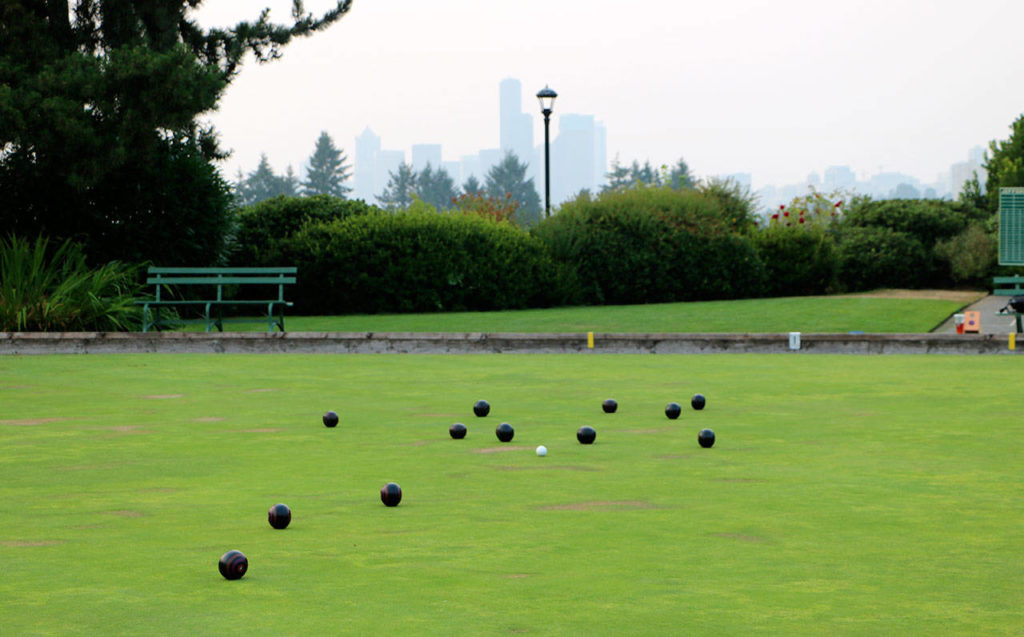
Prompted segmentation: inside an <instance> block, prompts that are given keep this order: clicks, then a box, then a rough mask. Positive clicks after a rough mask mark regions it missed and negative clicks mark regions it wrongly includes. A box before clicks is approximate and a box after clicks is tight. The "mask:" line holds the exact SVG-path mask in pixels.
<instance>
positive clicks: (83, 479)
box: [0, 355, 1024, 635]
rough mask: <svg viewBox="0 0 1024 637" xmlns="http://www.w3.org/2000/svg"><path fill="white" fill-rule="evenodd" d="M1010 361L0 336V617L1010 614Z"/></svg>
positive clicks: (848, 622)
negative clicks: (406, 352) (134, 350)
mask: <svg viewBox="0 0 1024 637" xmlns="http://www.w3.org/2000/svg"><path fill="white" fill-rule="evenodd" d="M1022 366H1024V362H1022V360H1021V359H1019V358H1017V357H1012V356H984V357H982V356H978V357H952V356H951V357H946V356H908V357H901V356H876V357H858V356H824V355H821V356H810V355H808V356H799V355H793V356H790V355H775V356H753V355H722V356H651V355H647V356H643V355H641V356H622V355H620V356H616V355H570V356H539V355H521V356H516V355H502V356H475V355H465V356H447V357H445V356H398V355H394V356H389V355H376V356H374V355H371V356H328V355H308V356H285V355H251V356H231V355H205V356H204V355H148V356H147V355H138V356H136V355H120V356H91V355H90V356H84V355H83V356H47V357H42V356H41V357H2V358H0V405H2V413H0V448H2V449H3V453H2V454H0V476H2V480H0V497H2V501H3V503H4V506H3V507H0V573H2V577H0V600H2V603H0V626H2V631H0V632H3V633H4V634H12V635H18V634H62V635H67V634H110V633H116V634H132V635H164V634H197V635H207V634H253V633H257V632H260V633H265V634H301V635H316V634H353V635H370V634H377V635H420V634H452V635H479V634H509V633H524V634H544V635H571V634H575V635H636V634H649V635H666V634H707V635H752V634H763V635H795V634H803V635H822V634H840V635H858V634H865V635H881V634H885V635H891V634H908V635H931V634H962V635H1010V634H1019V633H1020V628H1021V626H1024V604H1022V600H1024V576H1022V573H1024V557H1022V552H1021V548H1022V547H1024V513H1022V512H1024V495H1022V494H1024V479H1022V476H1024V472H1022V469H1024V460H1022V458H1024V421H1022V420H1021V417H1020V409H1021V407H1020V406H1021V401H1020V392H1019V391H1018V390H1019V386H1018V385H1019V384H1018V383H1017V382H1016V381H1015V380H1014V379H1018V378H1020V377H1021V372H1022V371H1024V367H1022ZM694 392H701V393H704V394H705V395H706V396H707V398H708V406H707V408H706V409H705V410H704V411H701V412H695V411H692V410H690V408H689V407H688V406H686V409H685V411H684V413H683V415H682V417H681V418H680V419H679V420H677V421H670V420H668V419H666V418H665V416H664V415H663V408H664V406H665V404H666V403H667V402H669V401H672V400H674V401H678V402H681V403H683V404H684V405H688V403H689V397H690V395H691V394H693V393H694ZM608 397H614V398H616V399H617V400H618V401H619V405H620V407H619V412H618V413H616V414H614V415H606V414H604V413H602V411H601V408H600V404H601V400H602V399H604V398H608ZM479 398H486V399H488V400H489V401H490V402H491V404H492V406H493V409H492V412H491V415H490V416H489V417H488V418H486V419H478V418H475V417H474V416H473V415H472V412H471V406H472V404H473V402H474V401H475V400H476V399H479ZM328 409H333V410H336V411H338V412H339V414H340V415H341V424H340V425H339V426H338V427H337V428H336V429H326V428H324V427H323V426H322V425H321V424H320V416H321V414H322V413H323V412H324V411H326V410H328ZM456 421H461V422H464V423H466V425H467V426H468V427H469V435H468V437H467V438H466V439H465V440H461V441H453V440H451V439H449V437H448V433H447V430H448V427H449V425H451V424H452V423H453V422H456ZM502 421H507V422H510V423H512V424H513V425H514V426H515V428H516V435H515V439H514V440H513V441H512V442H511V443H509V444H507V445H502V444H500V443H498V442H497V441H496V439H495V437H494V434H493V431H494V428H495V426H497V425H498V424H499V423H500V422H502ZM584 424H589V425H592V426H594V427H595V428H596V429H597V432H598V436H597V442H596V443H595V444H594V445H592V446H582V445H579V444H578V443H577V442H576V439H575V431H576V429H577V428H578V427H579V426H581V425H584ZM704 427H710V428H712V429H714V430H715V432H716V434H717V437H718V441H717V443H716V445H715V446H714V448H713V449H710V450H704V449H701V448H699V447H698V445H697V441H696V437H697V432H698V431H699V430H700V429H701V428H704ZM539 444H543V445H546V446H547V448H548V449H549V454H548V456H547V457H546V458H538V457H537V456H536V455H535V454H534V447H535V446H536V445H539ZM391 480H393V481H396V482H398V483H399V484H401V486H402V488H403V490H404V499H403V501H402V503H401V505H400V506H399V507H397V508H393V509H392V508H386V507H384V506H383V505H382V504H381V502H380V499H379V489H380V487H381V486H382V485H383V484H384V483H386V482H388V481H391ZM277 502H284V503H286V504H288V505H289V506H290V507H291V508H292V510H293V513H294V517H293V521H292V525H291V526H290V527H289V528H288V529H287V530H284V531H275V530H273V529H272V528H271V527H270V526H269V525H268V524H267V518H266V512H267V509H268V508H269V507H270V506H271V505H272V504H275V503H277ZM229 549H238V550H241V551H243V552H244V553H245V554H246V555H247V556H248V558H249V563H250V570H249V573H248V574H247V575H246V576H245V577H244V578H243V579H242V580H240V581H235V582H229V581H226V580H224V579H223V578H221V576H220V575H219V574H218V572H217V560H218V558H219V557H220V555H221V554H222V553H224V552H225V551H228V550H229Z"/></svg>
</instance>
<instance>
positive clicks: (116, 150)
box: [0, 0, 352, 265]
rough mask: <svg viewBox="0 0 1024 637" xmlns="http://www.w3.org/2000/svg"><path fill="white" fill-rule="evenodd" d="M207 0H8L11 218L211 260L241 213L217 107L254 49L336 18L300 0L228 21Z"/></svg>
mask: <svg viewBox="0 0 1024 637" xmlns="http://www.w3.org/2000/svg"><path fill="white" fill-rule="evenodd" d="M201 3H202V0H185V1H182V0H2V1H0V16H2V17H0V201H3V202H4V205H3V206H0V227H2V228H4V230H5V232H11V233H15V234H23V235H29V236H34V235H36V234H39V233H44V234H47V235H50V236H51V237H53V238H54V239H62V238H68V237H74V238H76V239H81V240H83V241H85V242H86V246H85V250H86V253H87V254H88V255H89V257H90V258H91V259H92V260H93V261H97V262H99V261H106V260H111V259H124V260H129V261H144V260H152V261H154V262H157V263H186V264H189V265H202V264H203V263H209V262H211V261H215V260H216V259H217V258H218V255H219V254H220V253H221V251H222V249H223V248H224V245H225V237H226V232H227V229H228V227H229V225H230V217H229V213H228V206H229V203H230V186H229V185H228V184H227V183H226V182H225V181H224V180H223V178H221V177H220V175H219V173H218V172H217V169H216V168H215V167H214V165H213V161H214V160H216V159H218V158H222V157H223V156H224V155H223V153H222V152H221V151H220V149H219V148H218V143H217V138H216V134H215V133H214V131H213V129H212V128H211V127H209V126H207V125H203V124H202V123H201V122H200V120H199V117H200V116H202V115H203V114H205V113H209V112H211V111H212V110H213V109H214V108H215V107H216V105H217V102H218V101H219V100H220V98H221V96H222V94H223V92H224V90H225V89H226V87H227V86H228V84H229V83H230V82H231V80H232V79H233V78H234V77H235V75H236V74H237V73H238V71H239V67H240V64H241V62H242V60H243V58H244V56H245V55H247V54H248V53H250V52H251V53H252V54H254V56H255V57H256V59H257V60H258V61H260V62H265V61H269V60H272V59H275V58H277V57H279V56H280V55H281V50H282V48H283V47H284V46H285V45H286V44H287V43H288V42H289V41H290V40H291V39H292V38H293V37H299V36H306V35H310V34H312V33H313V32H315V31H319V30H321V29H323V28H325V27H326V26H328V25H330V24H331V23H333V22H335V21H337V20H338V19H339V18H341V16H342V15H344V14H345V13H346V12H347V11H348V10H349V9H350V7H351V4H352V2H351V0H340V1H339V2H338V3H337V4H336V5H335V6H334V8H332V9H331V10H329V11H327V12H326V13H325V14H324V15H322V16H320V17H319V18H315V17H313V16H312V15H311V14H307V13H306V12H305V11H304V10H303V8H302V3H301V1H299V0H296V1H295V3H294V6H293V12H292V16H293V22H292V23H291V24H289V25H278V24H273V23H271V22H270V20H269V13H268V12H267V11H264V12H263V13H262V14H260V15H259V17H258V18H257V19H256V20H255V21H248V22H240V23H238V24H236V25H235V26H233V27H231V28H228V29H203V28H201V27H200V26H199V24H198V23H197V22H196V21H195V20H194V19H193V13H194V11H195V10H196V9H197V8H198V7H199V5H200V4H201Z"/></svg>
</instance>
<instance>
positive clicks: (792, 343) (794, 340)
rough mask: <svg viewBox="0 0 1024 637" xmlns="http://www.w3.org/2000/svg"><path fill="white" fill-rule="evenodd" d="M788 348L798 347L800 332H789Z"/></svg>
mask: <svg viewBox="0 0 1024 637" xmlns="http://www.w3.org/2000/svg"><path fill="white" fill-rule="evenodd" d="M789 349H791V350H793V351H797V350H799V349H800V332H790V333H789Z"/></svg>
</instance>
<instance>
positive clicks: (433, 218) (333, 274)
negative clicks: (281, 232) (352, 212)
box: [281, 211, 561, 314]
mask: <svg viewBox="0 0 1024 637" xmlns="http://www.w3.org/2000/svg"><path fill="white" fill-rule="evenodd" d="M281 247H282V258H283V259H285V261H287V262H288V263H294V264H295V265H297V266H298V267H299V277H298V283H297V285H296V286H295V291H294V293H293V295H292V298H293V299H294V301H295V304H296V311H297V312H299V313H305V314H352V313H379V312H431V311H442V310H495V309H512V308H527V307H542V306H547V305H551V304H552V303H554V302H558V301H560V300H561V299H560V295H559V291H558V290H559V287H558V281H557V277H556V274H555V273H556V270H557V268H556V266H555V264H554V262H553V261H552V259H551V257H550V255H549V253H548V250H547V248H546V247H545V246H544V245H543V244H542V243H541V242H540V241H538V240H536V239H534V238H531V237H530V236H529V235H528V234H527V233H526V232H524V231H522V230H520V229H518V228H516V227H515V226H512V225H511V224H508V223H495V222H493V221H488V220H486V219H482V218H480V217H477V216H473V215H462V214H447V213H423V212H415V211H406V212H398V213H395V214H389V213H370V214H363V215H356V216H350V217H348V218H346V219H337V220H334V221H330V222H320V223H311V224H307V225H306V226H304V227H303V228H302V229H301V230H299V231H298V232H297V233H295V234H294V235H292V236H291V237H289V238H287V239H286V240H284V241H283V242H282V244H281Z"/></svg>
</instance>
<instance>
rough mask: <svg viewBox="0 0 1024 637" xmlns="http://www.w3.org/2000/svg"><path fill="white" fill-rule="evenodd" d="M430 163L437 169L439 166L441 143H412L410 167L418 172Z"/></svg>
mask: <svg viewBox="0 0 1024 637" xmlns="http://www.w3.org/2000/svg"><path fill="white" fill-rule="evenodd" d="M427 164H430V165H431V166H432V167H433V168H435V169H437V168H440V166H441V144H413V145H412V169H413V170H415V171H416V172H419V171H421V170H423V169H424V168H426V167H427Z"/></svg>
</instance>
